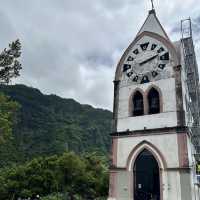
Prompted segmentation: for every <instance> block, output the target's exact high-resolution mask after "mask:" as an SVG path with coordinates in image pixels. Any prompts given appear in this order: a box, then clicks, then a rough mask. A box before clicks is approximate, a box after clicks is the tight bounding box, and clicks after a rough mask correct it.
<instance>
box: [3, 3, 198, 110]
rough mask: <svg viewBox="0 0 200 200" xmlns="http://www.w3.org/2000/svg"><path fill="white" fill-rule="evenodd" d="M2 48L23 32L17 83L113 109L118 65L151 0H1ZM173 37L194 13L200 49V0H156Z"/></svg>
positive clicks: (174, 38)
mask: <svg viewBox="0 0 200 200" xmlns="http://www.w3.org/2000/svg"><path fill="white" fill-rule="evenodd" d="M0 3H1V7H0V27H1V31H0V41H1V42H0V48H1V49H3V48H4V47H7V46H8V43H9V42H10V41H12V40H15V39H16V38H19V39H20V40H21V42H22V46H23V54H22V58H21V62H22V64H23V70H22V75H21V77H20V78H19V79H18V80H16V82H17V83H23V84H26V85H29V86H32V87H36V88H39V89H40V90H41V91H42V92H44V93H46V94H50V93H53V94H57V95H60V96H62V97H66V98H74V99H76V100H77V101H79V102H80V103H83V104H91V105H93V106H95V107H103V108H108V109H110V110H111V109H112V98H113V85H112V80H113V78H114V71H115V67H116V64H117V62H118V60H119V59H120V56H121V55H122V53H123V51H124V50H125V49H126V47H127V46H128V45H129V43H130V42H131V41H132V40H133V39H134V37H135V35H136V33H137V31H138V29H139V28H140V27H141V25H142V24H143V22H144V20H145V18H146V16H147V14H148V10H149V9H150V5H151V3H150V0H5V1H4V0H0ZM155 7H156V10H157V15H158V17H159V19H160V21H161V23H162V24H163V26H164V28H165V29H166V31H167V33H168V34H169V36H170V38H171V39H172V40H177V39H179V37H180V33H179V27H180V20H181V19H184V18H187V17H189V16H191V17H192V19H193V21H194V30H195V32H194V36H195V45H196V48H197V50H198V51H197V54H198V55H199V54H200V52H199V49H200V44H199V38H198V35H199V32H200V15H199V13H200V6H198V1H197V0H184V3H183V1H182V0H162V1H161V0H160V1H158V0H155Z"/></svg>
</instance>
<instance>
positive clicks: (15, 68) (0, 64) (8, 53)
mask: <svg viewBox="0 0 200 200" xmlns="http://www.w3.org/2000/svg"><path fill="white" fill-rule="evenodd" d="M20 56H21V43H20V41H19V40H16V41H14V42H12V43H11V44H9V48H8V49H4V50H3V52H2V53H1V54H0V84H8V83H10V81H11V79H12V78H16V77H18V76H19V75H20V73H19V71H20V70H21V69H22V67H21V64H20V62H19V61H18V58H19V57H20Z"/></svg>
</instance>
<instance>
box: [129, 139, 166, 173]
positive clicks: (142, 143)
mask: <svg viewBox="0 0 200 200" xmlns="http://www.w3.org/2000/svg"><path fill="white" fill-rule="evenodd" d="M144 144H146V145H147V147H144V148H142V149H141V150H140V151H139V152H138V153H137V154H136V155H135V157H134V159H133V161H132V163H130V162H131V160H132V157H133V155H134V153H135V152H136V151H137V150H138V149H139V148H140V147H141V146H142V145H144ZM148 146H150V147H151V148H152V149H154V150H155V151H156V152H157V153H158V155H159V156H160V158H161V160H162V163H163V166H164V168H165V169H166V168H167V162H166V160H165V158H164V156H163V154H162V153H161V152H160V150H159V149H158V148H157V147H156V146H154V145H153V144H151V143H150V142H148V141H142V142H141V143H139V144H138V145H136V146H135V147H134V149H133V150H132V151H131V153H130V154H129V156H128V159H127V162H126V167H127V170H128V167H129V166H130V164H131V166H132V168H133V166H134V163H135V160H136V158H137V156H138V155H139V154H140V153H141V152H142V151H143V150H144V149H147V150H148V151H150V152H151V153H152V155H153V156H154V157H155V159H156V160H157V162H158V165H159V167H160V168H162V167H161V163H160V161H159V159H158V158H157V156H156V155H155V153H154V152H152V150H151V149H150V148H148Z"/></svg>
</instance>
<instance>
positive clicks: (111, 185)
mask: <svg viewBox="0 0 200 200" xmlns="http://www.w3.org/2000/svg"><path fill="white" fill-rule="evenodd" d="M116 183H117V172H110V183H109V197H110V198H115V197H116V195H117V191H116Z"/></svg>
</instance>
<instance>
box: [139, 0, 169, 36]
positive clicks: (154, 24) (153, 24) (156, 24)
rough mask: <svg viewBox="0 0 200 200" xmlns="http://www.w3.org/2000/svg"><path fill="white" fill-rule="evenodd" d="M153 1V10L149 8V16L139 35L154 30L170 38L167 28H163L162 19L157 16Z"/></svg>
mask: <svg viewBox="0 0 200 200" xmlns="http://www.w3.org/2000/svg"><path fill="white" fill-rule="evenodd" d="M151 2H152V10H149V14H148V17H147V18H146V20H145V22H144V24H143V26H142V28H141V29H140V31H139V32H138V34H137V36H138V35H140V34H141V33H142V32H145V31H148V32H154V33H156V34H158V35H160V36H162V37H164V38H166V39H169V37H168V35H167V34H166V32H165V30H164V29H163V27H162V25H161V23H160V21H159V20H158V18H157V16H156V11H155V8H154V4H153V0H151Z"/></svg>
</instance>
